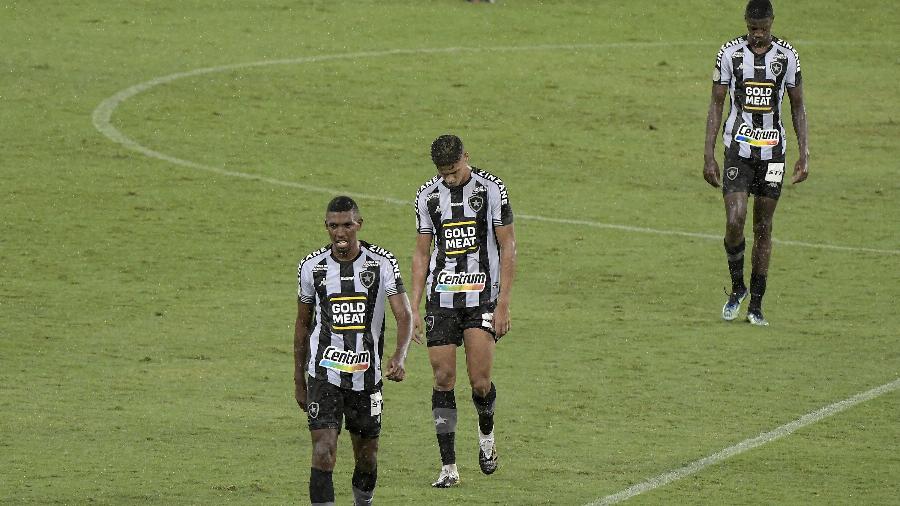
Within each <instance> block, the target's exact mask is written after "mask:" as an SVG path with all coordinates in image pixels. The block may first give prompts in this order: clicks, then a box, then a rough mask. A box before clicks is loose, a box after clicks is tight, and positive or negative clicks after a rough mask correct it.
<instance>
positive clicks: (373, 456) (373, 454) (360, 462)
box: [356, 450, 378, 473]
mask: <svg viewBox="0 0 900 506" xmlns="http://www.w3.org/2000/svg"><path fill="white" fill-rule="evenodd" d="M377 467H378V452H377V451H375V450H372V451H363V452H360V453H359V455H357V456H356V468H357V469H359V470H360V471H362V472H365V473H371V472H372V471H374V470H375V469H376V468H377Z"/></svg>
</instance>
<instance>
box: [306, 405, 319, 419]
mask: <svg viewBox="0 0 900 506" xmlns="http://www.w3.org/2000/svg"><path fill="white" fill-rule="evenodd" d="M306 412H307V413H309V417H310V418H313V419H315V418H318V417H319V403H318V402H310V403H309V405H308V406H306Z"/></svg>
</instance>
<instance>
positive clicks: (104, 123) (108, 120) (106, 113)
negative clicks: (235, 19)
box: [92, 41, 900, 255]
mask: <svg viewBox="0 0 900 506" xmlns="http://www.w3.org/2000/svg"><path fill="white" fill-rule="evenodd" d="M810 42H813V41H809V42H807V43H810ZM700 44H704V42H702V41H694V42H613V43H603V44H544V45H535V46H499V47H488V48H472V47H468V48H467V47H448V48H421V49H391V50H385V51H365V52H357V53H343V54H332V55H318V56H308V57H302V58H292V59H278V60H264V61H257V62H250V63H236V64H230V65H221V66H215V67H204V68H200V69H195V70H191V71H186V72H178V73H174V74H169V75H166V76H161V77H157V78H154V79H151V80H149V81H145V82H143V83H139V84H136V85H134V86H131V87H129V88H126V89H124V90H121V91H119V92H118V93H116V94H114V95H112V96H111V97H109V98H107V99H106V100H104V101H103V102H101V103H100V104H99V105H98V106H97V108H96V109H94V112H93V114H92V122H93V124H94V128H96V129H97V130H98V131H99V132H100V133H102V134H103V135H104V136H106V137H107V138H108V139H110V140H112V141H113V142H115V143H117V144H121V145H122V146H124V147H126V148H128V149H130V150H132V151H136V152H138V153H141V154H143V155H144V156H147V157H149V158H155V159H157V160H162V161H165V162H169V163H171V164H174V165H180V166H182V167H187V168H191V169H195V170H201V171H205V172H211V173H214V174H219V175H222V176H228V177H234V178H240V179H246V180H251V181H260V182H263V183H268V184H271V185H276V186H286V187H290V188H298V189H301V190H305V191H310V192H316V193H326V194H332V195H333V194H338V193H342V194H345V195H347V196H349V197H353V198H358V199H367V200H375V201H381V202H387V203H390V204H396V205H410V204H411V201H406V200H402V199H396V198H392V197H385V196H381V195H369V194H365V193H348V192H343V191H340V190H336V189H334V188H326V187H322V186H315V185H310V184H305V183H299V182H295V181H284V180H280V179H275V178H270V177H266V176H262V175H259V174H252V173H248V172H242V171H233V170H227V169H222V168H218V167H212V166H209V165H203V164H201V163H197V162H193V161H190V160H184V159H181V158H178V157H175V156H171V155H168V154H166V153H161V152H159V151H156V150H153V149H150V148H148V147H146V146H144V145H142V144H140V143H138V142H137V141H135V140H134V139H131V138H130V137H128V136H127V135H125V134H124V133H122V132H121V131H120V130H119V129H117V128H116V127H114V126H113V125H112V115H113V113H114V112H115V110H116V109H117V108H118V107H119V105H121V104H122V103H123V102H125V101H126V100H128V99H130V98H131V97H134V96H135V95H138V94H140V93H143V92H145V91H147V90H149V89H151V88H154V87H156V86H159V85H162V84H167V83H170V82H173V81H176V80H179V79H183V78H188V77H196V76H200V75H204V74H211V73H218V72H227V71H229V70H239V69H247V68H255V67H264V66H270V65H296V64H301V63H315V62H322V61H332V60H346V59H356V58H372V57H381V56H393V55H418V54H440V53H458V52H483V51H497V52H504V51H508V52H513V51H553V50H568V51H573V50H580V49H585V50H595V49H616V48H640V47H658V46H666V47H669V46H672V45H682V46H689V45H700ZM519 217H520V218H522V219H525V220H532V221H542V222H548V223H559V224H566V225H579V226H587V227H593V228H603V229H612V230H622V231H627V232H635V233H646V234H656V235H673V236H680V237H693V238H699V239H714V240H721V239H722V236H721V235H713V234H705V233H699V232H686V231H680V230H665V229H655V228H649V227H636V226H630V225H620V224H614V223H602V222H598V221H589V220H572V219H565V218H553V217H547V216H540V215H530V214H520V215H519ZM772 242H774V243H778V244H785V245H792V246H800V247H806V248H813V249H824V250H834V251H858V252H866V253H878V254H888V255H900V250H897V249H878V248H865V247H856V246H841V245H834V244H826V243H808V242H800V241H789V240H780V239H776V238H773V239H772Z"/></svg>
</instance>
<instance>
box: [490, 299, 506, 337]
mask: <svg viewBox="0 0 900 506" xmlns="http://www.w3.org/2000/svg"><path fill="white" fill-rule="evenodd" d="M509 326H510V322H509V306H508V305H507V304H503V303H500V304H497V307H496V308H494V334H496V335H497V339H498V340H499V339H500V338H501V337H503V336H505V335H506V333H507V332H509Z"/></svg>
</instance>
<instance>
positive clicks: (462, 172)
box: [437, 153, 471, 188]
mask: <svg viewBox="0 0 900 506" xmlns="http://www.w3.org/2000/svg"><path fill="white" fill-rule="evenodd" d="M437 171H438V174H440V175H441V177H442V178H443V179H444V184H446V185H447V186H449V187H451V188H452V187H454V186H459V185H461V184H463V183H465V182H466V181H468V180H469V174H470V173H471V169H470V168H469V153H463V155H462V157H461V158H460V159H459V160H458V161H457V162H456V163H454V164H453V165H441V166H439V167H438V168H437Z"/></svg>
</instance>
